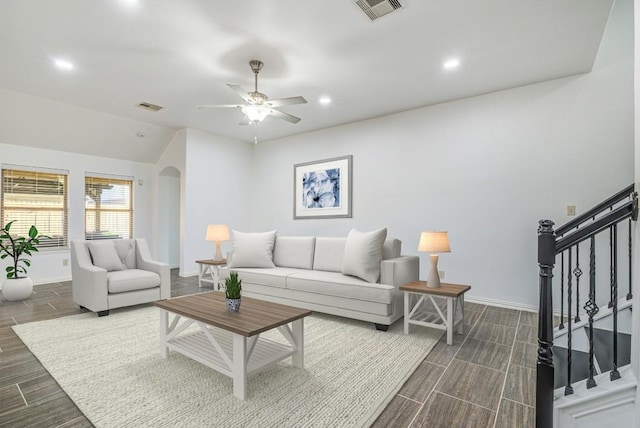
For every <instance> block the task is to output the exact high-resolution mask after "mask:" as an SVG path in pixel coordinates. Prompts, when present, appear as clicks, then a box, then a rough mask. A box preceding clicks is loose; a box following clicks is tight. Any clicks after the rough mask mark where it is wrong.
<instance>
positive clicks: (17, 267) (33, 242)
mask: <svg viewBox="0 0 640 428" xmlns="http://www.w3.org/2000/svg"><path fill="white" fill-rule="evenodd" d="M14 222H15V220H13V221H10V222H9V223H7V224H6V225H4V227H3V228H2V229H0V259H6V258H7V257H10V258H11V259H12V262H11V264H10V265H9V266H7V268H6V275H7V277H6V278H5V280H4V282H3V283H2V295H3V296H4V297H5V299H7V300H10V301H17V300H24V299H26V298H27V297H29V296H31V292H32V291H33V283H32V282H31V279H30V278H29V277H28V276H27V268H28V267H30V266H31V261H30V260H29V257H30V256H31V255H32V253H33V252H37V251H38V248H37V245H38V244H39V243H40V239H41V238H46V236H44V235H38V229H36V227H35V226H31V227H30V228H29V236H28V237H25V236H18V237H16V236H11V233H10V229H11V225H12V224H13V223H14Z"/></svg>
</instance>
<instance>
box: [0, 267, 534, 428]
mask: <svg viewBox="0 0 640 428" xmlns="http://www.w3.org/2000/svg"><path fill="white" fill-rule="evenodd" d="M206 290H207V289H199V288H198V281H197V277H189V278H181V277H178V276H177V270H176V269H174V270H173V271H172V276H171V294H172V296H181V295H187V294H193V293H197V292H199V291H206ZM82 312H83V311H82V310H80V308H78V307H77V306H75V305H74V304H73V301H72V298H71V283H70V282H60V283H51V284H44V285H37V286H35V287H34V294H33V295H32V297H31V298H30V299H29V300H25V301H22V302H8V301H5V300H4V299H2V298H1V297H0V427H12V428H13V427H16V428H18V427H91V426H93V425H92V424H91V422H89V420H88V419H87V418H85V416H84V415H83V414H82V412H80V410H79V409H78V408H77V407H76V405H75V404H74V403H73V401H71V400H70V399H69V397H68V396H67V395H66V394H65V392H64V391H63V390H62V389H61V388H60V386H59V385H58V384H57V383H56V381H55V380H54V379H53V378H52V377H51V376H50V375H49V373H48V372H47V371H46V370H45V369H44V367H42V365H41V364H40V362H39V361H38V360H37V359H36V358H35V357H34V356H33V354H32V353H31V352H30V351H29V350H28V349H27V348H26V346H24V344H23V343H22V341H21V340H20V339H19V338H18V337H17V336H16V335H15V333H14V332H13V330H12V329H11V326H12V325H16V324H22V323H27V322H32V321H40V320H45V319H52V318H58V317H63V316H67V315H74V314H79V313H82ZM400 322H401V321H400ZM536 323H537V317H536V315H535V314H531V313H526V312H519V311H515V310H509V309H500V308H495V307H488V306H484V305H478V304H472V303H467V304H466V305H465V328H464V334H462V335H458V334H456V335H455V336H454V344H453V345H452V346H448V345H447V344H446V336H445V337H443V339H442V340H441V341H440V342H439V343H438V344H437V345H436V347H435V348H434V349H433V351H432V352H431V353H430V354H429V355H428V356H427V358H426V359H425V360H424V361H423V362H422V363H421V365H420V366H419V367H418V369H417V370H416V371H415V373H414V374H413V375H412V376H411V378H409V380H407V382H406V383H405V385H404V386H403V387H402V388H401V390H400V391H399V392H398V394H397V395H396V396H395V397H394V398H393V400H392V401H391V402H390V403H389V405H388V406H387V408H386V409H385V410H384V412H383V413H382V414H381V415H380V417H379V418H378V420H377V421H376V422H375V423H374V425H373V426H374V427H399V428H404V427H414V428H417V427H425V426H429V427H488V428H503V427H509V428H511V427H521V428H527V427H534V426H535V424H534V415H535V407H534V406H535V363H536V360H535V358H536V349H537V347H536V344H535V343H536V342H535V334H534V333H535V328H536V327H535V326H536ZM372 328H373V326H372ZM411 328H412V329H413V328H420V327H416V326H412V327H411ZM532 332H533V333H532Z"/></svg>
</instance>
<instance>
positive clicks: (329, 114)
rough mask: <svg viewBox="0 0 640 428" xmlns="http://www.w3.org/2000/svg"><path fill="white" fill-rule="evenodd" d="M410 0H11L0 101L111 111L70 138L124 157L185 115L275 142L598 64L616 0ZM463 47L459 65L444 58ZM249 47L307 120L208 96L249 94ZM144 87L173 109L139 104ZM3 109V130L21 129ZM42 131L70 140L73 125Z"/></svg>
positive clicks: (1, 51) (58, 142) (189, 121)
mask: <svg viewBox="0 0 640 428" xmlns="http://www.w3.org/2000/svg"><path fill="white" fill-rule="evenodd" d="M401 1H402V2H403V3H404V4H405V5H406V8H404V9H402V10H399V11H396V12H394V13H392V14H390V15H387V16H385V17H382V18H380V19H378V20H377V21H376V22H371V21H370V20H369V19H368V18H367V17H366V15H364V13H363V12H362V11H361V10H360V9H359V8H358V7H357V6H356V5H355V0H322V1H319V0H317V1H300V0H242V1H228V0H227V1H222V0H182V1H176V0H92V1H87V0H56V1H51V0H28V1H25V0H3V1H2V2H1V3H0V55H1V58H2V60H1V66H0V88H3V89H5V91H0V116H3V114H2V112H5V113H7V114H4V116H5V120H7V119H6V117H9V116H10V114H9V113H10V111H9V110H11V105H13V104H15V103H16V102H15V101H14V99H15V98H16V97H17V95H18V94H26V95H29V96H31V97H38V98H40V99H44V100H48V101H44V100H39V102H41V103H42V102H47V103H48V102H50V101H54V102H56V103H64V104H70V105H72V106H79V107H82V108H85V109H90V110H96V111H99V112H102V113H106V114H108V116H105V117H112V116H111V115H114V116H116V118H115V119H114V120H113V122H114V123H115V124H116V125H112V128H113V129H111V130H110V131H108V132H109V134H108V135H109V139H110V141H105V138H99V137H96V138H95V139H93V140H94V141H89V142H87V141H85V142H84V143H85V145H86V147H84V146H83V147H84V148H81V147H75V148H73V150H74V151H83V152H85V153H89V154H99V155H103V156H109V157H116V158H122V157H124V158H126V157H127V156H128V155H126V153H127V151H125V150H122V148H121V147H120V146H119V141H123V142H125V141H131V139H134V140H135V139H136V138H137V137H135V135H134V134H135V133H136V132H135V130H136V129H139V130H142V131H144V132H150V133H151V136H152V138H156V139H158V140H161V141H158V142H157V143H159V144H155V145H149V146H148V147H146V148H145V150H144V153H143V154H136V155H135V156H134V155H130V156H129V157H133V158H134V159H132V160H141V161H149V162H152V161H154V160H155V159H157V158H158V156H159V154H160V152H161V151H162V149H163V148H164V146H165V145H166V143H167V142H168V141H169V139H170V135H171V134H172V133H173V131H174V130H175V129H178V128H182V127H191V128H197V129H201V130H205V131H209V132H212V133H215V134H219V135H223V136H227V137H232V138H235V139H238V140H242V141H253V139H254V136H257V137H258V139H259V140H262V141H265V140H269V139H274V138H279V137H284V136H288V135H292V134H296V133H301V132H308V131H312V130H317V129H321V128H326V127H331V126H336V125H339V124H344V123H348V122H353V121H358V120H362V119H367V118H372V117H377V116H381V115H386V114H390V113H394V112H399V111H404V110H408V109H412V108H416V107H421V106H425V105H431V104H435V103H440V102H444V101H450V100H454V99H459V98H464V97H469V96H474V95H479V94H484V93H488V92H493V91H497V90H501V89H506V88H512V87H516V86H521V85H526V84H530V83H535V82H540V81H544V80H548V79H555V78H559V77H564V76H569V75H573V74H577V73H585V72H589V71H590V70H591V67H592V65H593V62H594V59H595V56H596V53H597V50H598V47H599V44H600V40H601V38H602V34H603V31H604V28H605V25H606V23H607V19H608V17H609V12H610V9H611V6H612V3H613V0H535V1H533V0H483V1H478V0H401ZM454 57H455V58H459V59H460V62H461V65H460V67H459V68H458V69H456V70H453V71H450V70H445V69H443V67H442V64H443V62H444V61H445V60H447V59H449V58H454ZM55 58H63V59H67V60H69V61H72V62H73V63H74V64H75V69H74V70H72V71H67V72H65V71H62V70H59V69H56V68H55V67H54V66H53V64H52V60H53V59H55ZM250 59H260V60H262V61H263V62H264V63H265V65H264V68H263V70H262V72H261V73H260V81H259V88H260V91H261V92H264V93H266V94H267V95H268V96H269V97H270V98H272V99H274V98H283V97H289V96H296V95H302V96H304V97H305V98H306V99H307V100H308V102H309V103H308V104H304V105H296V106H289V107H284V108H283V109H282V110H283V111H286V112H288V113H290V114H293V115H296V116H299V117H301V118H302V121H301V122H299V123H298V124H295V125H294V124H291V123H288V122H285V121H281V120H278V119H275V118H267V119H266V120H265V121H264V122H262V123H260V124H259V125H250V126H240V125H238V122H239V120H240V118H241V116H242V113H241V112H240V111H238V110H237V109H215V110H198V109H196V108H195V106H196V105H198V104H219V103H220V104H235V103H238V102H240V101H241V99H240V98H239V97H238V95H237V94H235V93H234V92H233V91H231V90H230V89H229V88H228V87H227V86H226V85H225V83H236V84H239V85H241V86H242V87H243V88H245V89H246V90H251V89H252V86H253V74H252V72H251V69H250V68H249V65H248V61H249V60H250ZM16 93H18V94H16ZM324 95H326V96H329V97H331V99H332V103H331V104H330V105H328V106H324V105H320V104H319V103H318V99H319V98H320V97H321V96H324ZM29 99H31V98H29ZM143 101H147V102H151V103H154V104H158V105H161V106H163V107H164V109H163V110H161V111H160V112H157V113H153V112H149V111H145V110H142V109H140V108H137V107H136V105H137V104H138V103H140V102H143ZM23 104H24V102H23ZM27 104H29V103H27ZM52 105H54V106H55V104H52ZM1 121H2V118H1V117H0V142H5V143H11V141H3V139H5V138H8V136H7V135H4V136H3V135H2V132H3V129H9V126H8V124H6V123H5V126H4V127H3V126H2V122H1ZM124 123H126V124H127V125H126V126H125V125H124ZM118 124H121V125H118ZM145 124H148V126H147V127H145V126H144V125H145ZM103 126H104V125H103ZM118 126H120V127H119V128H118ZM106 127H107V128H108V127H109V125H107V126H106ZM118 132H121V133H122V134H123V135H119V134H118ZM124 134H126V135H124ZM145 138H148V136H147V137H145ZM114 140H115V141H114ZM33 144H34V145H38V144H40V145H45V146H46V147H50V148H53V149H61V150H65V149H70V147H65V138H64V136H59V137H58V138H52V141H47V142H34V143H33ZM123 153H124V155H123Z"/></svg>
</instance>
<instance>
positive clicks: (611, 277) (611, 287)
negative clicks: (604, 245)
mask: <svg viewBox="0 0 640 428" xmlns="http://www.w3.org/2000/svg"><path fill="white" fill-rule="evenodd" d="M613 248H614V247H613V226H611V227H609V278H610V282H609V285H610V287H609V288H610V291H611V292H610V293H609V294H610V300H609V305H608V307H609V308H612V307H613V276H614V275H615V271H614V267H613Z"/></svg>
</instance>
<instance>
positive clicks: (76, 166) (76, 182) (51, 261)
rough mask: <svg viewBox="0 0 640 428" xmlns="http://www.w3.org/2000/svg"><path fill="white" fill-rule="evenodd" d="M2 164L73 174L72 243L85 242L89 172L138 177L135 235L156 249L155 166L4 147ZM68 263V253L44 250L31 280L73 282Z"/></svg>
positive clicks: (35, 259) (70, 183) (0, 265)
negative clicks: (86, 194)
mask: <svg viewBox="0 0 640 428" xmlns="http://www.w3.org/2000/svg"><path fill="white" fill-rule="evenodd" d="M0 138H1V137H0ZM2 163H6V164H14V165H26V166H35V167H43V168H56V169H64V170H68V171H69V177H68V180H69V181H68V186H69V189H68V190H69V195H68V198H69V199H68V203H69V240H71V239H84V177H85V172H97V173H105V174H115V175H123V176H131V177H134V178H135V183H134V192H133V194H134V226H133V227H134V232H133V233H134V236H135V237H138V238H146V239H147V241H148V243H149V246H150V247H151V248H154V244H155V241H154V235H153V228H152V222H151V221H150V219H152V218H153V194H154V171H155V168H154V165H151V164H145V163H140V162H129V161H123V160H117V159H108V158H103V157H97V156H87V155H79V154H75V153H68V152H59V151H53V150H45V149H39V148H32V147H23V146H16V145H10V144H3V143H0V164H2ZM140 179H141V180H143V183H144V184H143V185H142V186H140V185H138V180H140ZM64 259H69V250H68V249H67V250H42V251H41V252H40V253H38V254H34V256H33V259H32V262H33V263H32V266H31V268H30V269H29V271H28V273H29V276H30V277H31V279H32V280H33V282H34V283H36V284H37V283H44V282H55V281H64V280H70V279H71V267H70V265H71V264H70V263H69V266H63V260H64ZM5 266H6V260H3V261H2V262H0V269H2V271H4V268H5Z"/></svg>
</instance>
